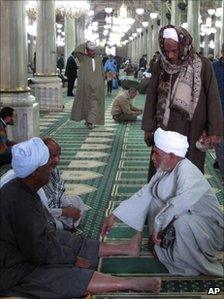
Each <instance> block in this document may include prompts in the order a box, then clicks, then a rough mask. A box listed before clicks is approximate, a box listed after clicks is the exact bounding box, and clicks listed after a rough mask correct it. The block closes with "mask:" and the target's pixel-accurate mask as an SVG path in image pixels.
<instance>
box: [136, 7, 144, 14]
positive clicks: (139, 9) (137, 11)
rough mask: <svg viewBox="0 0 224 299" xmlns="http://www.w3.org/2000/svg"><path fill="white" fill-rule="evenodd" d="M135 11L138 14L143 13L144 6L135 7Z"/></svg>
mask: <svg viewBox="0 0 224 299" xmlns="http://www.w3.org/2000/svg"><path fill="white" fill-rule="evenodd" d="M135 11H136V13H137V14H138V15H143V13H144V8H136V10H135Z"/></svg>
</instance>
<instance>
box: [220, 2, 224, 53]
mask: <svg viewBox="0 0 224 299" xmlns="http://www.w3.org/2000/svg"><path fill="white" fill-rule="evenodd" d="M223 43H224V0H222V17H221V33H220V52H221V47H222V44H223Z"/></svg>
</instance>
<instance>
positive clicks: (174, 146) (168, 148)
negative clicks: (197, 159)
mask: <svg viewBox="0 0 224 299" xmlns="http://www.w3.org/2000/svg"><path fill="white" fill-rule="evenodd" d="M154 142H155V146H156V147H158V148H159V149H160V150H162V151H163V152H165V153H167V154H170V153H173V154H175V155H176V156H178V157H182V158H184V157H185V156H186V153H187V150H188V147H189V144H188V142H187V137H186V136H184V135H181V134H179V133H177V132H174V131H164V130H163V129H161V128H158V129H157V130H156V131H155V133H154Z"/></svg>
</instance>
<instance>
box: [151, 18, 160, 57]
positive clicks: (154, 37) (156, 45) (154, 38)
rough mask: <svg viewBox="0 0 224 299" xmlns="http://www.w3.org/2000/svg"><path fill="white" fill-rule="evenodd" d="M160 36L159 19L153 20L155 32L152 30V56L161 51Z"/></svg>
mask: <svg viewBox="0 0 224 299" xmlns="http://www.w3.org/2000/svg"><path fill="white" fill-rule="evenodd" d="M158 34H159V26H158V24H157V19H155V20H153V30H152V56H153V55H154V54H155V52H156V51H159V41H158Z"/></svg>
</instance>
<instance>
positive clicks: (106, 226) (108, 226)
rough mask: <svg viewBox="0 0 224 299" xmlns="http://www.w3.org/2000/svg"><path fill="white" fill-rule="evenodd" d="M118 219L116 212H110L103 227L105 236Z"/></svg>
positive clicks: (102, 233) (102, 232) (102, 231)
mask: <svg viewBox="0 0 224 299" xmlns="http://www.w3.org/2000/svg"><path fill="white" fill-rule="evenodd" d="M115 221H116V217H115V216H114V214H110V215H109V216H108V217H107V218H106V219H105V220H104V222H103V227H102V230H101V235H102V236H103V237H105V236H106V235H108V233H109V231H110V229H111V227H112V226H113V224H114V222H115Z"/></svg>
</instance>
